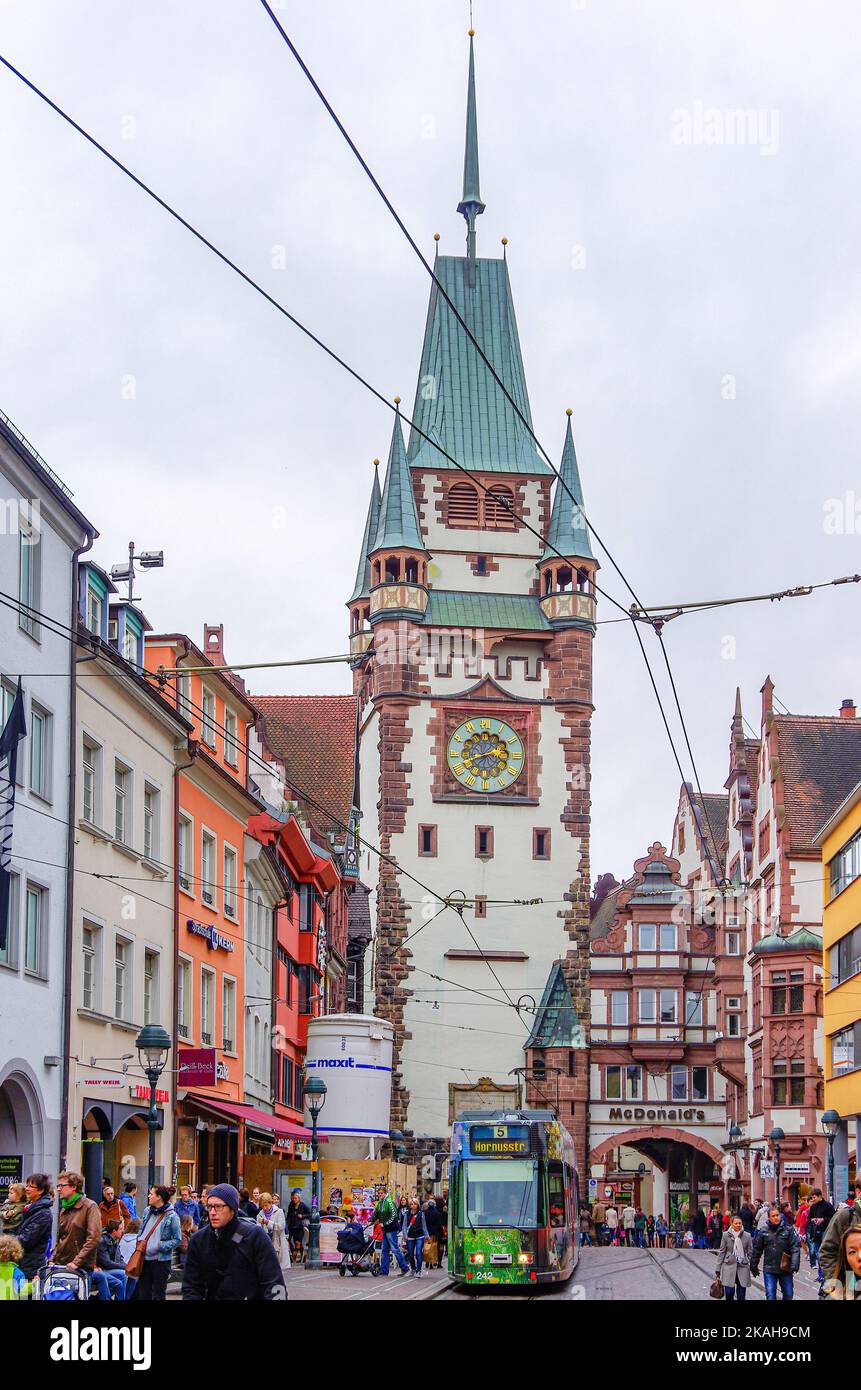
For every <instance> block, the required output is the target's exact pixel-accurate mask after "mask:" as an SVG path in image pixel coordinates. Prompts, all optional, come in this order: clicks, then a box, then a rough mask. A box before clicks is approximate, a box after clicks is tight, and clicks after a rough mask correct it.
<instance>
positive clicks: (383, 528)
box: [371, 398, 425, 553]
mask: <svg viewBox="0 0 861 1390" xmlns="http://www.w3.org/2000/svg"><path fill="white" fill-rule="evenodd" d="M397 404H400V398H397ZM424 548H425V543H424V541H423V540H422V533H421V527H420V526H419V518H418V513H417V512H416V499H415V495H414V493H413V485H412V482H411V480H410V469H409V464H408V463H407V454H406V450H405V449H404V436H403V433H402V431H401V412H400V410H398V412H397V414H396V415H395V427H394V429H393V430H392V444H391V448H390V449H389V463H388V467H387V468H386V481H385V483H384V485H383V498H382V501H381V503H380V520H379V523H378V525H377V534H376V536H375V538H374V543H373V545H372V546H371V552H372V553H373V552H374V551H377V550H418V551H424Z"/></svg>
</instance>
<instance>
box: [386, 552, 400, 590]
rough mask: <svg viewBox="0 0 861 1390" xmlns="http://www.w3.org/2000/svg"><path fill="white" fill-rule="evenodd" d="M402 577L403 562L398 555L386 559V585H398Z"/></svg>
mask: <svg viewBox="0 0 861 1390" xmlns="http://www.w3.org/2000/svg"><path fill="white" fill-rule="evenodd" d="M400 577H401V562H400V560H399V559H398V556H397V555H389V556H388V557H387V559H386V583H387V584H397V583H398V581H399V579H400Z"/></svg>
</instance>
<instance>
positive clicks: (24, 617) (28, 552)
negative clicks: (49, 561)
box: [18, 521, 41, 641]
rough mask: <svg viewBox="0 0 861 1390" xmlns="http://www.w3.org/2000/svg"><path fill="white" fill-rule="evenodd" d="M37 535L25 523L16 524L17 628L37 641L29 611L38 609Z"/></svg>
mask: <svg viewBox="0 0 861 1390" xmlns="http://www.w3.org/2000/svg"><path fill="white" fill-rule="evenodd" d="M38 541H39V533H38V531H36V530H35V529H34V528H33V527H32V526H30V525H29V524H27V523H23V522H20V521H19V523H18V601H19V604H20V611H19V613H18V626H19V627H20V628H21V630H22V631H23V632H26V633H27V635H28V636H29V637H33V638H35V639H36V641H38V640H39V623H38V621H37V619H36V616H35V613H34V612H32V611H31V610H33V609H38V608H39V607H40V588H41V584H40V579H41V574H40V569H41V557H40V551H41V546H40V545H39V544H38Z"/></svg>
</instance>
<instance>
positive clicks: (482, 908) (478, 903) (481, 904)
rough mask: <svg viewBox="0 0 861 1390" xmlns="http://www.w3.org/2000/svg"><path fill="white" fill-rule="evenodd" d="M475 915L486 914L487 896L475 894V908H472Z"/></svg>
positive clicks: (482, 915)
mask: <svg viewBox="0 0 861 1390" xmlns="http://www.w3.org/2000/svg"><path fill="white" fill-rule="evenodd" d="M473 910H474V913H475V916H476V917H486V916H487V898H486V897H484V896H482V895H481V894H477V895H476V898H475V908H474V909H473Z"/></svg>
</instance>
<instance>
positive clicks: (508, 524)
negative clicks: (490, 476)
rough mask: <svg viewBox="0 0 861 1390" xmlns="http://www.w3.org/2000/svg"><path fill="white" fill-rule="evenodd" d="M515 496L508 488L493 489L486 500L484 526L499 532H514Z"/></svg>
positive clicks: (487, 494) (498, 487) (486, 495)
mask: <svg viewBox="0 0 861 1390" xmlns="http://www.w3.org/2000/svg"><path fill="white" fill-rule="evenodd" d="M513 510H514V494H513V493H512V491H511V488H508V487H500V486H498V485H497V486H496V487H492V488H490V489H489V490H488V492H487V493H486V494H485V498H484V524H485V526H487V527H492V528H493V529H494V530H497V531H501V530H504V531H513V530H514V516H513Z"/></svg>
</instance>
